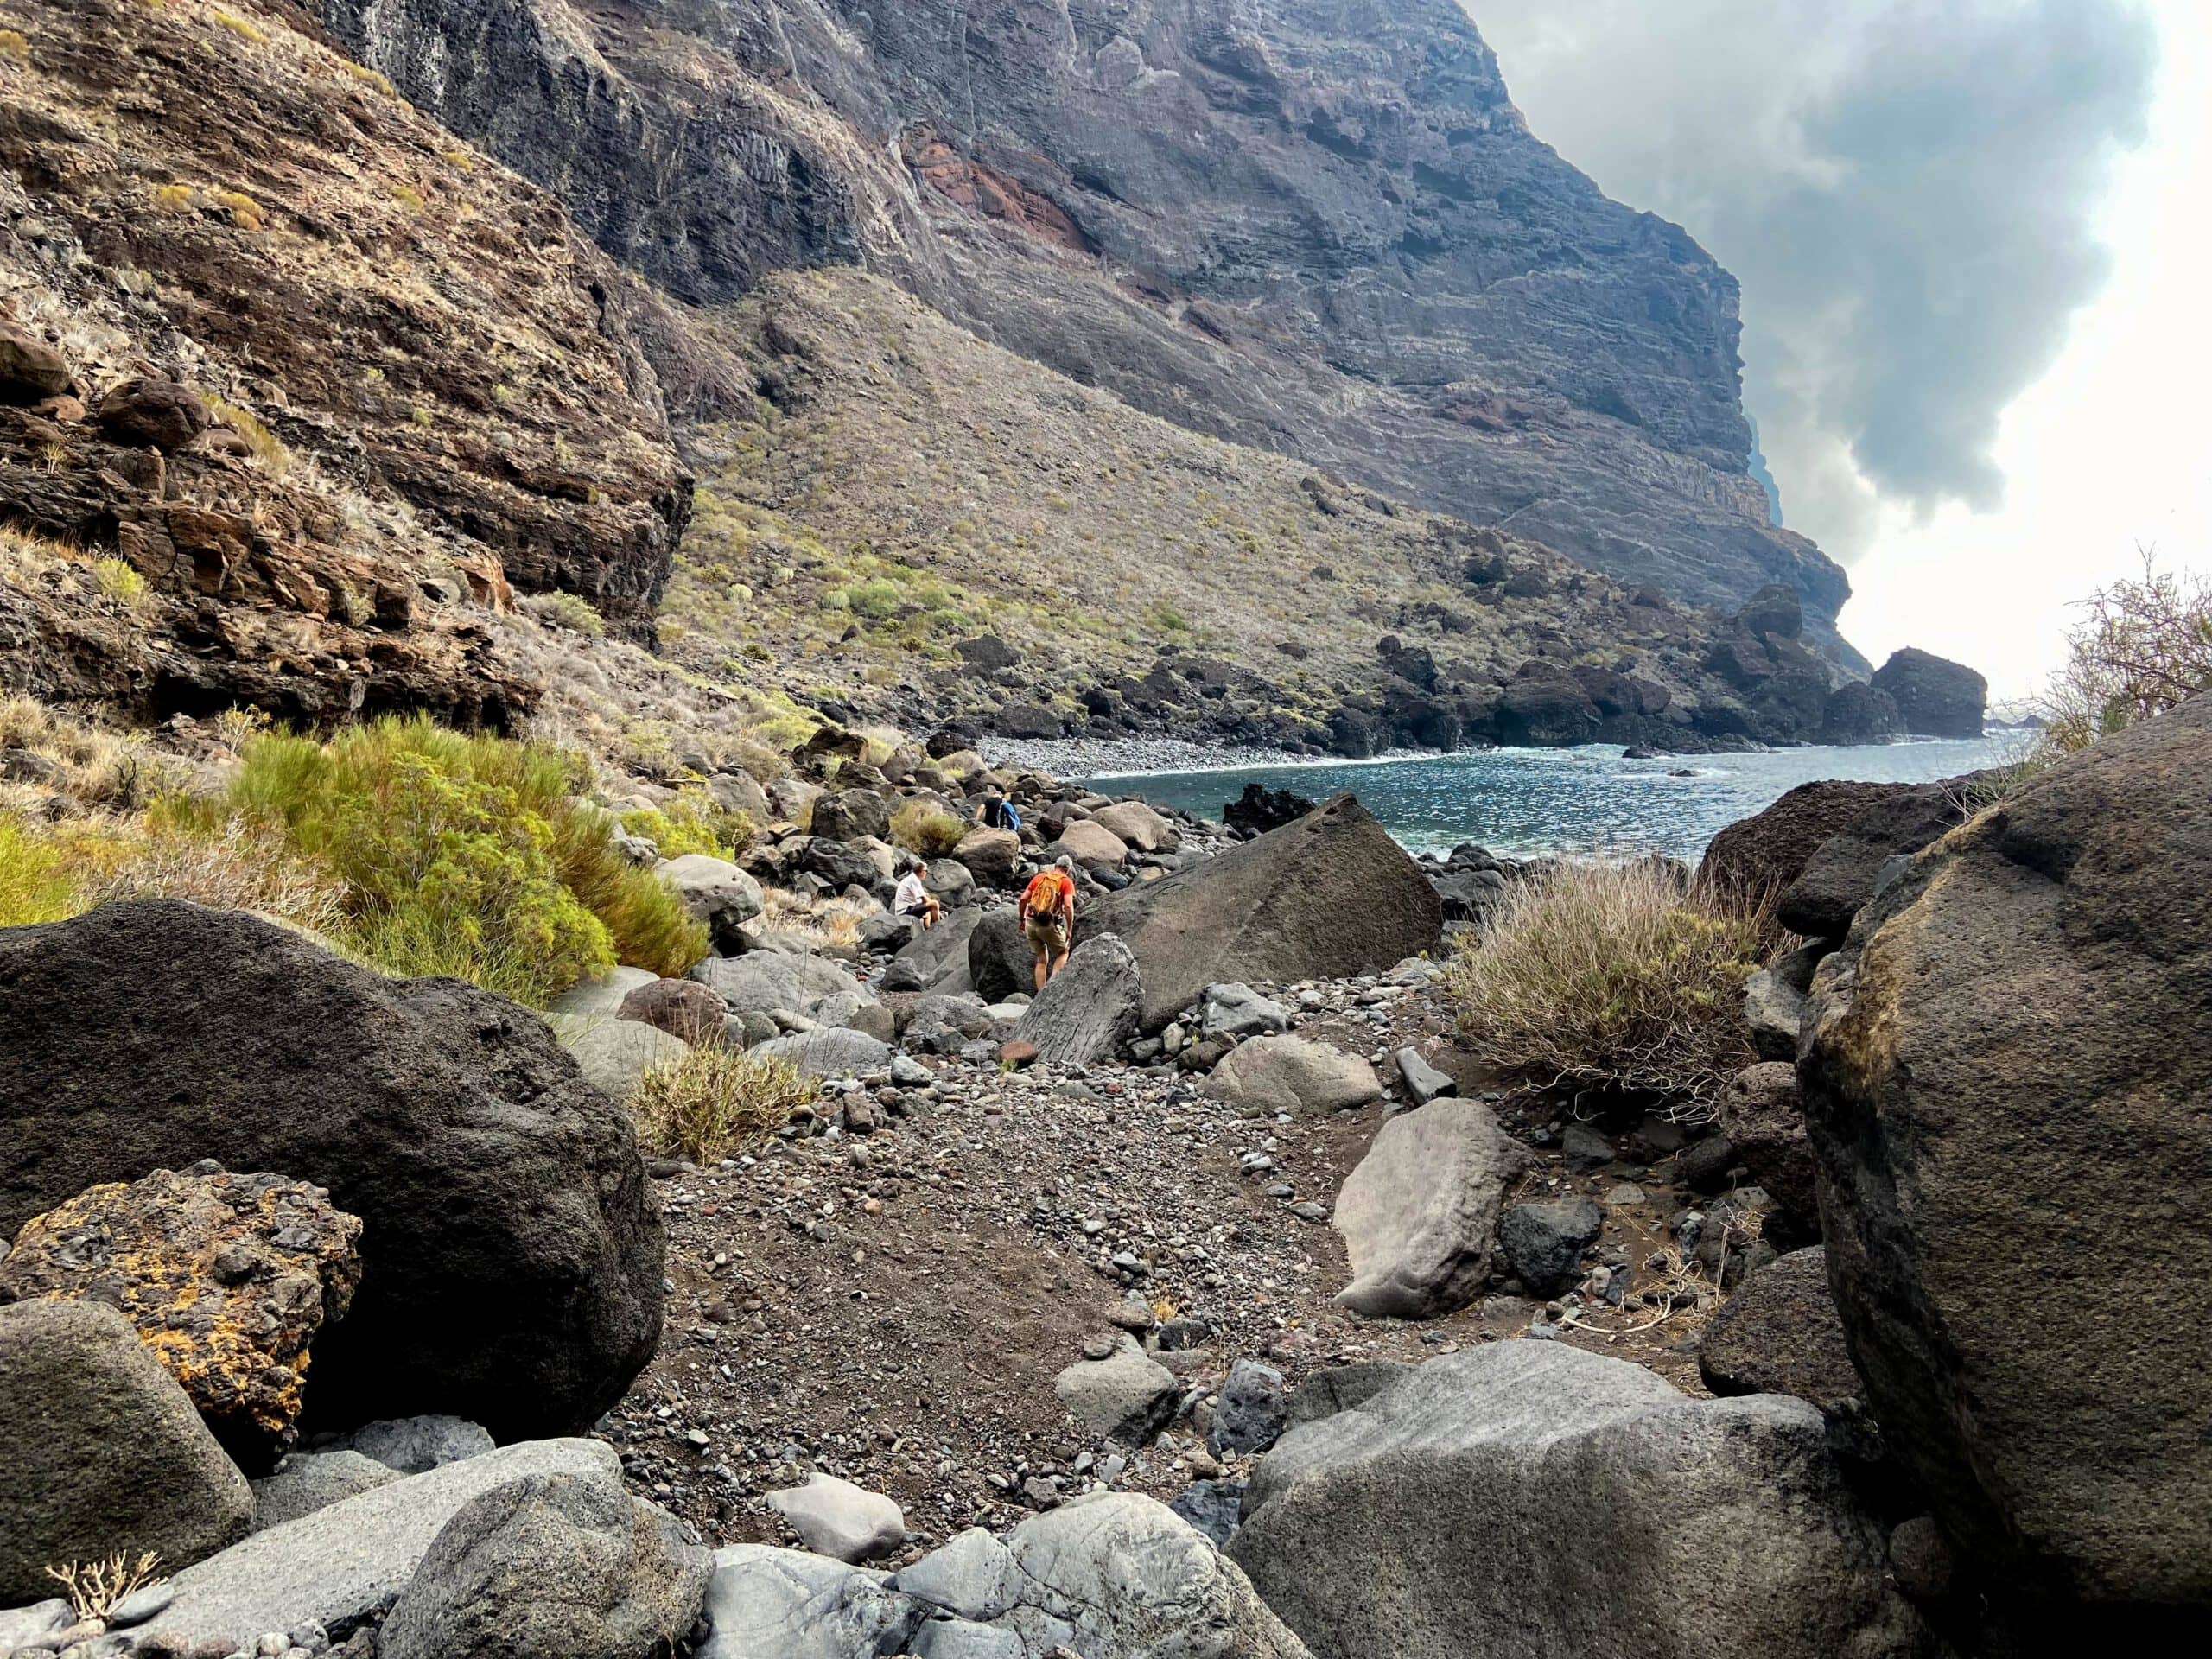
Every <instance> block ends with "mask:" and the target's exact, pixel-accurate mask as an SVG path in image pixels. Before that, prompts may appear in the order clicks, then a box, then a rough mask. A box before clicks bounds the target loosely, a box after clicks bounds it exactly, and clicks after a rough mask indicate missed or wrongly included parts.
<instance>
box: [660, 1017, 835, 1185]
mask: <svg viewBox="0 0 2212 1659" xmlns="http://www.w3.org/2000/svg"><path fill="white" fill-rule="evenodd" d="M820 1088H821V1079H820V1078H818V1077H809V1076H807V1075H806V1074H805V1073H804V1072H802V1071H800V1070H799V1069H798V1067H797V1066H796V1065H793V1064H792V1063H791V1061H789V1060H785V1059H779V1058H773V1057H772V1056H768V1055H756V1054H748V1053H747V1052H744V1051H743V1050H742V1049H734V1048H726V1047H724V1046H722V1045H721V1044H719V1043H701V1044H698V1045H696V1046H694V1047H692V1048H691V1049H690V1050H689V1051H688V1052H685V1053H683V1054H682V1055H679V1056H678V1057H677V1058H675V1059H672V1060H665V1061H663V1062H662V1063H661V1064H660V1065H656V1066H653V1067H652V1068H650V1069H649V1070H648V1071H646V1072H645V1076H644V1077H641V1078H639V1081H638V1087H637V1091H636V1092H635V1093H634V1094H632V1096H630V1116H631V1119H632V1122H634V1123H635V1124H636V1126H637V1131H638V1141H639V1145H640V1146H641V1147H644V1148H645V1151H646V1152H647V1153H648V1154H652V1155H653V1156H656V1157H663V1158H676V1157H682V1158H689V1159H690V1160H692V1161H693V1162H694V1163H698V1164H711V1163H716V1162H719V1161H720V1160H722V1159H724V1158H728V1157H730V1156H732V1155H733V1154H736V1153H738V1152H741V1151H743V1150H744V1149H745V1148H746V1147H750V1146H755V1145H758V1144H759V1143H760V1142H761V1141H765V1140H766V1139H767V1138H768V1137H769V1136H770V1135H773V1134H775V1132H776V1131H777V1130H779V1129H780V1128H783V1127H784V1125H785V1124H786V1123H788V1122H790V1121H791V1110H792V1109H793V1108H794V1107H797V1106H801V1105H804V1104H805V1103H807V1102H809V1101H810V1100H812V1099H813V1098H814V1096H815V1095H816V1094H817V1092H818V1091H819V1090H820Z"/></svg>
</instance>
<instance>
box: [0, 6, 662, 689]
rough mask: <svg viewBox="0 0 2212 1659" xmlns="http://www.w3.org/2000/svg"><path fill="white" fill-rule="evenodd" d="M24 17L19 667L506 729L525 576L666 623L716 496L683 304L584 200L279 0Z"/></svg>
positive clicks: (15, 196)
mask: <svg viewBox="0 0 2212 1659" xmlns="http://www.w3.org/2000/svg"><path fill="white" fill-rule="evenodd" d="M0 22H4V23H5V24H6V25H7V26H8V28H9V29H10V33H11V35H13V43H12V44H10V45H9V46H8V49H6V50H4V51H0V313H4V315H0V330H4V333H5V335H6V340H7V355H8V357H9V358H10V361H11V362H13V363H14V364H15V365H16V369H17V370H21V371H22V372H13V371H11V372H10V374H9V375H8V376H6V377H4V378H6V380H7V384H6V385H5V386H4V387H0V531H5V532H6V533H5V537H4V540H0V575H4V576H6V577H7V578H8V580H7V581H5V582H0V666H4V668H5V671H6V677H7V680H8V682H9V683H10V686H11V688H13V689H18V690H32V691H35V692H37V693H40V694H41V695H46V696H54V697H58V698H64V699H81V700H96V701H99V702H107V703H109V704H111V705H113V706H115V707H117V708H118V709H121V710H124V711H128V712H131V713H135V714H137V715H167V714H171V713H177V712H186V713H200V712H207V711H212V710H213V709H221V708H224V707H226V706H228V705H229V704H231V703H232V702H248V703H251V704H254V705H256V706H258V707H260V708H262V709H265V710H267V711H269V712H270V713H271V714H273V715H277V716H279V717H283V718H289V719H303V720H309V721H321V720H327V719H330V718H334V717H336V716H340V715H346V714H348V713H354V712H360V711H374V710H377V709H387V708H430V709H436V710H439V711H440V712H442V713H444V714H447V715H449V716H450V717H453V718H455V719H460V720H463V721H470V722H475V721H488V722H490V723H493V724H505V723H506V722H507V721H509V720H510V719H512V717H513V716H514V715H517V714H518V713H519V712H520V711H521V710H522V709H525V708H526V707H527V706H528V705H529V704H530V702H531V701H532V700H533V698H534V696H535V690H534V688H533V687H532V686H531V684H530V683H528V677H527V676H518V674H517V673H516V672H515V671H513V670H512V668H511V667H510V666H508V665H505V664H502V663H500V662H499V660H497V653H496V652H494V651H493V647H492V642H491V639H490V637H489V635H488V633H487V632H486V621H487V620H488V616H489V613H492V612H493V611H496V610H499V609H502V608H504V607H505V606H506V605H507V603H508V602H509V601H510V600H511V599H512V594H513V592H514V591H516V590H519V591H520V592H523V593H524V594H529V593H538V592H548V591H553V590H560V591H564V592H568V593H570V594H577V595H581V596H582V597H584V598H585V599H587V600H588V601H590V602H591V603H593V604H594V606H596V607H598V608H599V609H600V610H601V613H603V614H604V615H605V617H606V618H607V621H608V622H609V624H610V625H611V626H613V628H615V629H616V630H617V631H619V632H626V633H629V634H631V635H632V636H633V637H644V636H645V635H646V634H648V633H649V632H650V630H651V627H652V618H653V614H654V611H655V608H656V607H657V605H658V600H659V596H660V592H661V588H662V585H663V583H664V581H665V579H666V575H667V572H668V568H669V560H670V556H671V550H672V548H673V546H674V544H675V542H676V540H677V537H678V536H679V534H680V532H681V529H682V526H683V521H684V518H685V517H686V516H687V514H688V513H689V512H690V480H689V478H688V476H686V475H685V474H684V472H683V467H682V466H681V464H680V462H679V461H678V460H677V455H676V452H675V450H674V448H673V447H672V445H671V442H670V439H669V435H668V431H667V426H666V423H665V420H664V416H663V415H662V413H661V410H660V406H659V392H658V388H657V386H656V385H655V384H654V381H653V378H652V375H651V373H650V372H648V371H646V369H645V366H644V362H643V359H642V358H641V356H640V355H639V352H638V351H637V349H636V348H635V347H634V346H632V344H631V343H630V334H629V333H628V331H627V328H626V324H625V322H624V321H623V319H624V317H625V316H626V315H630V314H632V312H634V311H637V310H639V309H642V308H650V306H651V305H652V301H651V299H650V297H649V296H645V294H644V293H643V292H642V291H641V290H640V289H639V285H638V284H637V283H635V282H634V280H633V279H631V278H628V277H625V276H623V275H622V274H621V273H620V272H619V271H618V270H616V269H615V268H614V267H613V264H612V263H611V262H610V261H608V260H607V257H605V256H604V255H603V254H601V252H600V251H599V250H598V249H597V248H596V247H594V245H592V244H591V243H590V242H589V241H588V239H586V238H581V237H579V236H577V235H576V234H575V232H574V230H573V229H572V227H571V226H570V225H569V220H568V218H567V215H566V214H565V213H564V212H563V209H562V207H561V206H560V204H559V203H558V202H557V201H556V200H553V199H552V198H550V196H548V195H547V194H544V193H543V191H540V190H538V189H537V188H534V187H532V186H531V185H529V184H527V183H525V182H524V181H522V180H520V179H518V178H516V177H515V176H514V175H512V174H511V173H509V172H507V171H506V170H505V169H504V168H499V167H497V166H495V165H493V164H492V163H490V162H486V160H485V159H484V157H483V156H480V154H478V153H476V152H474V151H472V150H470V149H468V148H467V146H465V145H463V144H461V143H458V142H457V141H456V140H455V139H454V138H453V137H452V136H451V135H450V134H448V133H447V132H445V131H444V130H442V129H441V128H439V127H438V126H436V125H435V124H434V123H432V122H431V121H429V120H428V119H427V118H424V117H423V116H421V115H419V114H417V113H416V111H413V110H411V109H410V108H409V107H408V106H407V105H406V104H405V103H404V102H403V101H402V100H401V99H398V98H397V96H395V95H394V94H393V92H392V91H391V88H390V87H389V86H387V85H386V84H385V83H384V81H383V80H382V79H381V78H380V77H378V76H377V75H375V74H374V73H372V72H368V71H365V70H363V69H361V68H360V67H359V66H358V65H353V64H349V63H348V62H347V60H346V59H344V58H343V57H341V56H340V54H338V53H336V52H335V51H334V50H332V49H330V48H328V47H327V45H326V44H322V43H320V42H318V41H315V39H313V38H311V37H310V36H309V35H302V33H300V32H297V31H296V29H294V28H293V27H291V25H292V24H294V23H297V24H300V25H301V26H302V27H303V28H305V27H310V26H309V25H308V22H307V20H306V19H305V18H304V17H303V16H301V14H299V13H298V12H297V11H296V10H291V9H289V8H288V7H285V6H282V5H276V4H268V3H264V4H261V5H258V6H257V5H254V4H251V3H246V0H239V3H238V4H237V5H236V7H235V9H233V10H222V9H219V8H216V7H213V6H210V5H205V4H200V3H196V0H195V3H173V4H169V5H166V6H161V7H152V6H149V5H147V4H145V3H143V0H59V3H57V0H8V3H7V4H6V5H5V6H4V7H0ZM34 360H35V361H34ZM27 365H29V366H27ZM103 559H105V563H100V561H101V560H103Z"/></svg>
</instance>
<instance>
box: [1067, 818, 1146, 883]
mask: <svg viewBox="0 0 2212 1659" xmlns="http://www.w3.org/2000/svg"><path fill="white" fill-rule="evenodd" d="M1059 850H1060V851H1061V852H1064V853H1065V854H1067V855H1068V856H1069V857H1071V858H1072V859H1074V860H1075V861H1076V862H1077V863H1078V864H1110V865H1112V866H1113V867H1114V868H1116V869H1117V870H1118V869H1120V868H1122V865H1124V864H1126V863H1128V861H1129V848H1128V842H1125V841H1123V840H1122V838H1121V837H1120V836H1117V835H1116V834H1115V833H1114V832H1113V831H1112V830H1111V829H1108V828H1107V827H1106V826H1105V825H1104V824H1103V823H1098V822H1096V820H1095V819H1091V818H1076V819H1073V820H1071V822H1070V823H1068V825H1067V827H1066V828H1065V829H1062V830H1061V831H1060V839H1059Z"/></svg>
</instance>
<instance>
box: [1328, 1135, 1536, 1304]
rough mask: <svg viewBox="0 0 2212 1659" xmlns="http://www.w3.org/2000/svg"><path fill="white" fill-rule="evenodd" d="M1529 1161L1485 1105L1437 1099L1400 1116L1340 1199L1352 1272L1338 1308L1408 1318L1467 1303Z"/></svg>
mask: <svg viewBox="0 0 2212 1659" xmlns="http://www.w3.org/2000/svg"><path fill="white" fill-rule="evenodd" d="M1527 1163H1528V1153H1527V1152H1526V1150H1525V1149H1524V1148H1522V1147H1521V1146H1520V1145H1519V1144H1518V1143H1517V1142H1516V1141H1511V1140H1509V1139H1508V1138H1507V1137H1506V1135H1505V1134H1504V1132H1503V1131H1502V1130H1501V1129H1500V1128H1498V1127H1497V1118H1496V1117H1495V1116H1492V1115H1491V1109H1490V1108H1489V1107H1487V1106H1485V1105H1484V1104H1483V1103H1481V1102H1480V1101H1474V1100H1448V1099H1447V1100H1436V1101H1431V1102H1430V1103H1428V1104H1427V1105H1426V1106H1423V1107H1421V1108H1420V1109H1418V1110H1415V1111H1410V1112H1407V1113H1404V1114H1402V1115H1401V1116H1397V1117H1394V1118H1392V1119H1391V1120H1390V1121H1389V1122H1387V1123H1385V1124H1384V1125H1383V1127H1382V1128H1381V1129H1380V1130H1379V1131H1378V1132H1377V1133H1376V1136H1375V1144H1374V1145H1373V1146H1372V1147H1370V1148H1369V1149H1368V1153H1367V1156H1366V1157H1364V1158H1363V1159H1361V1160H1360V1162H1359V1166H1358V1167H1357V1169H1355V1170H1353V1171H1352V1173H1351V1174H1350V1175H1349V1176H1347V1177H1346V1178H1345V1179H1344V1190H1343V1191H1342V1192H1339V1193H1338V1195H1337V1207H1336V1213H1335V1217H1334V1221H1335V1224H1336V1229H1337V1230H1338V1232H1340V1233H1342V1234H1343V1235H1344V1249H1345V1252H1346V1253H1347V1254H1348V1255H1350V1256H1351V1274H1352V1277H1351V1284H1350V1285H1349V1286H1347V1287H1345V1288H1344V1289H1343V1290H1341V1291H1339V1292H1338V1294H1337V1297H1336V1300H1337V1303H1338V1306H1343V1307H1348V1308H1350V1309H1351V1311H1352V1312H1353V1313H1358V1314H1362V1315H1363V1316H1365V1317H1366V1318H1369V1319H1439V1318H1441V1317H1442V1316H1443V1315H1445V1314H1446V1313H1455V1312H1457V1311H1458V1310H1459V1309H1460V1308H1462V1307H1465V1306H1466V1305H1467V1304H1468V1303H1469V1302H1471V1301H1472V1300H1474V1298H1475V1296H1476V1294H1477V1293H1478V1292H1479V1291H1480V1290H1481V1289H1482V1287H1483V1286H1484V1283H1486V1282H1487V1281H1488V1280H1489V1278H1490V1265H1491V1243H1492V1241H1493V1240H1494V1238H1495V1237H1496V1236H1497V1215H1498V1207H1499V1204H1500V1201H1501V1199H1502V1198H1503V1196H1504V1192H1505V1188H1506V1186H1507V1185H1508V1184H1509V1183H1510V1182H1511V1181H1512V1180H1513V1179H1514V1178H1515V1177H1516V1176H1517V1175H1519V1174H1520V1173H1521V1172H1522V1169H1523V1168H1524V1167H1526V1166H1527Z"/></svg>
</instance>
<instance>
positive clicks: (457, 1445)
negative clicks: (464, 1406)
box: [343, 1412, 492, 1475]
mask: <svg viewBox="0 0 2212 1659" xmlns="http://www.w3.org/2000/svg"><path fill="white" fill-rule="evenodd" d="M343 1444H344V1445H345V1446H347V1447H348V1448H350V1449H351V1450H353V1451H355V1452H359V1453H360V1454H361V1455H362V1456H363V1457H365V1458H374V1459H376V1460H377V1461H378V1463H380V1464H382V1465H385V1468H387V1469H394V1470H397V1471H398V1472H399V1473H401V1474H403V1475H420V1474H427V1473H428V1472H429V1471H431V1470H433V1469H442V1468H443V1467H444V1466H445V1465H447V1464H449V1463H459V1462H460V1461H461V1459H463V1458H476V1457H481V1456H482V1455H483V1454H484V1453H485V1452H489V1451H490V1450H491V1449H492V1437H491V1436H490V1435H489V1434H487V1433H485V1432H484V1430H483V1429H482V1428H480V1427H478V1426H477V1425H476V1424H474V1423H472V1422H469V1421H466V1420H465V1419H463V1418H460V1417H454V1416H449V1415H448V1414H445V1413H443V1412H430V1413H428V1414H424V1415H423V1416H420V1417H388V1418H385V1419H382V1420H381V1421H377V1422H373V1423H363V1424H362V1425H361V1426H360V1427H359V1428H357V1429H355V1430H354V1431H353V1433H351V1434H348V1435H346V1437H345V1440H344V1441H343Z"/></svg>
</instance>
